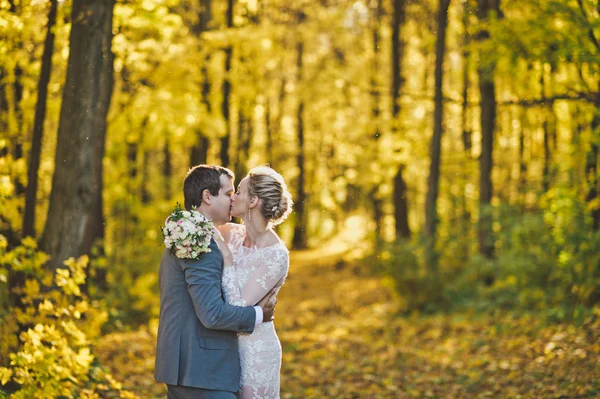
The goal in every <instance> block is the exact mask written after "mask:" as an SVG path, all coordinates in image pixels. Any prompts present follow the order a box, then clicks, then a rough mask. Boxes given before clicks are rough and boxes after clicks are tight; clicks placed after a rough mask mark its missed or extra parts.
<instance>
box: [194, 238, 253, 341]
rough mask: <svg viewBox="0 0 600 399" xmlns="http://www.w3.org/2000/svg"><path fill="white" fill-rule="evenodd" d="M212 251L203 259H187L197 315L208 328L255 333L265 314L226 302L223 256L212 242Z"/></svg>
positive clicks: (203, 256) (251, 308)
mask: <svg viewBox="0 0 600 399" xmlns="http://www.w3.org/2000/svg"><path fill="white" fill-rule="evenodd" d="M210 248H211V250H212V251H211V252H208V253H205V254H204V255H202V256H201V258H200V259H185V260H183V272H184V274H185V280H186V282H187V289H188V292H189V294H190V296H191V297H192V302H193V303H194V309H195V311H196V315H197V316H198V319H200V322H201V323H202V324H203V325H204V326H205V327H206V328H210V329H214V330H229V331H238V332H249V333H251V332H252V331H254V327H255V325H256V324H257V323H259V322H262V314H258V313H257V310H258V311H259V312H260V309H255V308H253V307H250V306H248V307H239V306H233V305H230V304H228V303H226V302H225V301H224V300H223V295H222V291H221V262H222V257H221V254H220V252H219V250H218V248H217V246H216V244H214V242H211V245H210ZM260 313H262V312H260ZM259 319H260V321H259Z"/></svg>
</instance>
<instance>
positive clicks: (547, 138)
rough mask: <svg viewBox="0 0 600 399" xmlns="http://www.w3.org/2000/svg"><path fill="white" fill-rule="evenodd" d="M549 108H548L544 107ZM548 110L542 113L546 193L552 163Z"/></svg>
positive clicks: (542, 78)
mask: <svg viewBox="0 0 600 399" xmlns="http://www.w3.org/2000/svg"><path fill="white" fill-rule="evenodd" d="M544 65H545V63H543V62H542V66H541V69H542V70H541V73H540V87H541V95H542V102H544V103H545V101H546V84H545V83H546V82H545V71H544ZM544 108H547V107H544ZM546 111H547V109H544V112H542V118H543V120H542V130H543V131H544V166H543V168H542V190H543V191H544V192H548V189H549V188H550V162H551V157H552V155H551V153H550V131H549V127H548V118H549V115H548V113H547V112H546Z"/></svg>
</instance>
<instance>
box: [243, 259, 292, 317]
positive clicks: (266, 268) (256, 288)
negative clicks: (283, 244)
mask: <svg viewBox="0 0 600 399" xmlns="http://www.w3.org/2000/svg"><path fill="white" fill-rule="evenodd" d="M270 255H271V256H268V257H264V258H263V259H262V264H260V265H259V266H258V267H257V268H256V270H254V272H253V273H252V276H251V277H250V279H249V280H248V283H247V284H246V285H245V286H244V287H243V288H242V299H243V300H244V303H245V304H248V305H256V304H257V303H258V302H259V301H260V300H261V299H262V298H263V297H264V296H265V295H266V294H267V293H268V292H269V291H271V289H273V288H274V287H281V286H282V285H283V283H284V281H285V278H286V276H287V273H288V269H289V264H290V261H289V253H288V251H287V250H285V249H275V250H274V251H273V253H272V254H270Z"/></svg>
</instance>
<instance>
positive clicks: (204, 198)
mask: <svg viewBox="0 0 600 399" xmlns="http://www.w3.org/2000/svg"><path fill="white" fill-rule="evenodd" d="M202 202H206V203H207V204H208V205H210V202H211V195H210V191H208V189H205V190H204V191H202Z"/></svg>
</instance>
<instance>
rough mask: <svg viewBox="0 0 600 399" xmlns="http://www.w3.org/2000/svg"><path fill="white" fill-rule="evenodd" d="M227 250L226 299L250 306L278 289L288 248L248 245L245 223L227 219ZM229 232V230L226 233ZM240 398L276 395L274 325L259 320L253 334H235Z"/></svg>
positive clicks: (277, 348) (277, 351) (277, 369)
mask: <svg viewBox="0 0 600 399" xmlns="http://www.w3.org/2000/svg"><path fill="white" fill-rule="evenodd" d="M223 231H224V232H225V233H226V234H225V237H226V240H227V246H228V249H229V251H230V253H226V252H227V251H223V248H222V249H221V252H224V253H223V258H224V268H223V280H222V285H223V292H224V294H225V299H226V301H227V302H228V303H230V304H232V305H238V306H253V305H256V303H258V301H260V300H261V299H262V298H263V297H264V296H265V295H266V294H267V293H268V292H269V291H270V290H271V289H272V288H276V290H277V292H279V289H280V288H281V286H282V285H283V283H284V282H285V279H286V277H287V274H288V270H289V251H288V250H287V248H286V246H285V244H284V243H283V242H281V240H279V242H278V243H276V244H274V245H271V246H268V247H264V248H247V247H245V246H244V245H243V243H244V239H245V237H246V229H245V226H244V225H238V224H233V223H228V224H227V225H226V226H224V230H223ZM227 233H228V234H227ZM238 342H239V351H240V361H241V367H242V370H241V371H242V373H241V391H240V398H242V399H275V398H279V372H280V369H281V344H280V343H279V338H278V337H277V333H276V331H275V325H274V324H273V323H272V322H271V323H262V324H260V325H258V326H257V327H256V329H255V330H254V332H253V333H252V334H242V333H240V334H239V335H238Z"/></svg>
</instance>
